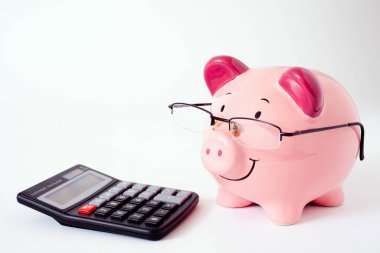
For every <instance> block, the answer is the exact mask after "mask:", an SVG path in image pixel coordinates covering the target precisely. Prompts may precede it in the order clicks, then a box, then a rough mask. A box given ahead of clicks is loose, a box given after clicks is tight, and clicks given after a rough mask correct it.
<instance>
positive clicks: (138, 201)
mask: <svg viewBox="0 0 380 253" xmlns="http://www.w3.org/2000/svg"><path fill="white" fill-rule="evenodd" d="M144 202H145V199H143V198H134V199H132V200H131V201H130V202H129V203H131V204H136V205H140V204H142V203H144Z"/></svg>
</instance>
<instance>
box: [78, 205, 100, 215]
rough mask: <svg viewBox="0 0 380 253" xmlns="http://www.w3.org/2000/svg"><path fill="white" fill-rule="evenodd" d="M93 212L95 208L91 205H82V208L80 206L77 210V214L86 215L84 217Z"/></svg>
mask: <svg viewBox="0 0 380 253" xmlns="http://www.w3.org/2000/svg"><path fill="white" fill-rule="evenodd" d="M95 210H96V206H92V205H84V206H81V207H80V208H79V209H78V213H79V214H86V215H89V214H92V213H93V212H94V211H95Z"/></svg>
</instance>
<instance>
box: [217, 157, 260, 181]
mask: <svg viewBox="0 0 380 253" xmlns="http://www.w3.org/2000/svg"><path fill="white" fill-rule="evenodd" d="M249 160H251V161H252V167H251V169H250V170H249V172H248V173H247V174H246V175H245V176H243V177H241V178H227V177H223V176H222V175H219V176H220V177H222V178H224V179H227V180H230V181H241V180H244V179H246V178H247V177H249V176H250V175H251V173H252V171H253V169H254V168H255V165H256V162H257V161H259V160H254V159H252V158H249Z"/></svg>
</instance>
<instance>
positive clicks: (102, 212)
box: [94, 207, 111, 217]
mask: <svg viewBox="0 0 380 253" xmlns="http://www.w3.org/2000/svg"><path fill="white" fill-rule="evenodd" d="M110 213H111V208H107V207H101V208H99V209H98V210H96V212H95V213H94V214H95V215H96V216H101V217H105V216H107V215H109V214H110Z"/></svg>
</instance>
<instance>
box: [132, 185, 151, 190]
mask: <svg viewBox="0 0 380 253" xmlns="http://www.w3.org/2000/svg"><path fill="white" fill-rule="evenodd" d="M146 187H147V185H146V184H134V185H133V186H132V189H135V190H139V191H142V190H144V189H145V188H146Z"/></svg>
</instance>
